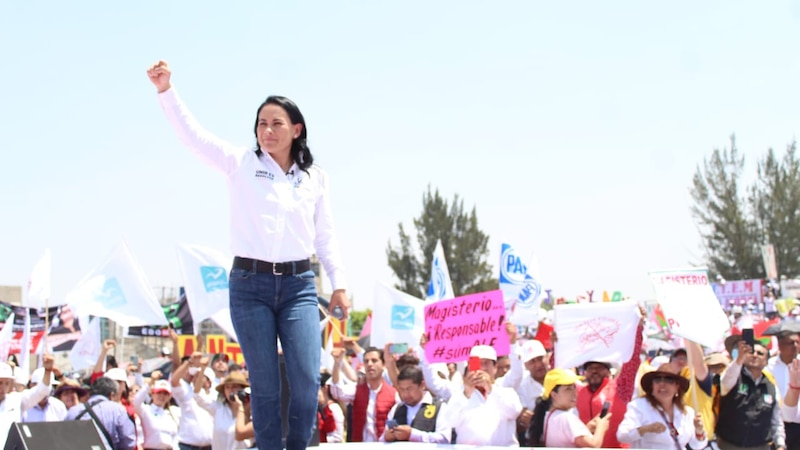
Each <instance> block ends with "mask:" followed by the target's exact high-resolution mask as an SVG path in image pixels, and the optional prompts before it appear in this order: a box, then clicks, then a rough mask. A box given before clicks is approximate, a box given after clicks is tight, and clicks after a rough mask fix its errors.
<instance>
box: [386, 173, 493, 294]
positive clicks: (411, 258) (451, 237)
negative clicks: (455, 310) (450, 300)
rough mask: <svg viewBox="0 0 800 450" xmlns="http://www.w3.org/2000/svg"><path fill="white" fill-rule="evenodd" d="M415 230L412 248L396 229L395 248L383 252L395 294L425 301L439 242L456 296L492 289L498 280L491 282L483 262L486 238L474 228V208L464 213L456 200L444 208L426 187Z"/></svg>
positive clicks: (441, 200)
mask: <svg viewBox="0 0 800 450" xmlns="http://www.w3.org/2000/svg"><path fill="white" fill-rule="evenodd" d="M414 227H415V228H416V231H417V241H416V243H417V247H416V248H414V247H413V246H412V243H411V237H410V236H409V235H408V234H407V233H406V231H405V229H404V227H403V224H402V223H400V224H399V225H398V228H399V238H400V245H399V246H398V247H394V246H392V243H391V240H390V241H389V244H388V246H387V249H386V257H387V259H388V262H389V267H391V269H392V271H393V272H394V274H395V276H396V277H397V279H398V280H399V282H398V283H397V284H395V287H396V288H397V289H399V290H401V291H403V292H406V293H408V294H410V295H413V296H415V297H419V298H425V296H426V291H427V286H428V282H429V281H430V270H431V261H432V260H433V251H434V248H435V247H436V241H437V240H440V239H441V241H442V247H443V249H444V255H445V259H446V260H447V268H448V270H449V272H450V279H451V280H452V282H453V291H454V292H455V294H456V296H459V295H464V294H471V293H475V292H483V291H488V290H492V289H497V287H498V283H497V279H496V278H493V277H492V266H491V264H489V263H488V261H487V258H488V256H489V248H488V244H489V236H488V235H487V234H486V233H484V232H483V231H481V229H480V228H479V227H478V214H477V211H476V208H475V207H473V208H472V210H471V211H470V212H466V211H465V210H464V201H463V200H461V199H460V198H459V197H458V194H456V195H454V196H453V201H452V203H448V202H447V200H445V199H444V198H442V196H441V195H440V194H439V190H438V189H436V191H434V192H431V188H430V186H428V190H427V192H426V193H425V194H423V196H422V213H421V214H420V216H419V217H418V218H415V219H414ZM420 255H421V256H420Z"/></svg>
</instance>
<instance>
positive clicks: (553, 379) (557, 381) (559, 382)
mask: <svg viewBox="0 0 800 450" xmlns="http://www.w3.org/2000/svg"><path fill="white" fill-rule="evenodd" d="M581 380H583V377H579V376H578V375H577V374H576V373H575V371H573V370H566V369H553V370H551V371H549V372H547V375H545V376H544V391H542V398H543V399H545V400H547V399H548V398H550V392H552V391H553V389H555V387H556V386H569V385H570V384H575V383H577V382H578V381H581Z"/></svg>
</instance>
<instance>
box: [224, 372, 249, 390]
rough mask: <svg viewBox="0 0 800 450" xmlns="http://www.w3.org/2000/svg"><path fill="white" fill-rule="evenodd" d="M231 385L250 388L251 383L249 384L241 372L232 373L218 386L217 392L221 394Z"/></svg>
mask: <svg viewBox="0 0 800 450" xmlns="http://www.w3.org/2000/svg"><path fill="white" fill-rule="evenodd" d="M229 384H238V385H240V386H242V387H243V388H246V387H250V383H248V382H247V378H245V376H244V374H243V373H241V372H231V373H230V374H229V375H228V376H227V377H225V379H224V380H222V383H220V384H219V385H218V386H217V392H219V393H220V394H221V393H222V392H223V391H224V390H225V386H227V385H229Z"/></svg>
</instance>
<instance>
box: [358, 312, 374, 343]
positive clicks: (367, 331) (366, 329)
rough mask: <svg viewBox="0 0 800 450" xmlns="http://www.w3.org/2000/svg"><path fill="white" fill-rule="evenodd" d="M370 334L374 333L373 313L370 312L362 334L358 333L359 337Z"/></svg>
mask: <svg viewBox="0 0 800 450" xmlns="http://www.w3.org/2000/svg"><path fill="white" fill-rule="evenodd" d="M370 334H372V313H369V315H368V316H367V320H365V321H364V326H363V327H361V334H359V335H358V338H359V339H361V338H363V337H367V336H369V335H370Z"/></svg>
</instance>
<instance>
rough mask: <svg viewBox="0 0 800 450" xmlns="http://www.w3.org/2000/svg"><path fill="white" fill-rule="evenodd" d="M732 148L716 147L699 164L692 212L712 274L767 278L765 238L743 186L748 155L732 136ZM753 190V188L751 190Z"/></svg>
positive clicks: (693, 186)
mask: <svg viewBox="0 0 800 450" xmlns="http://www.w3.org/2000/svg"><path fill="white" fill-rule="evenodd" d="M730 139H731V142H730V143H731V146H730V149H722V150H720V149H714V151H713V152H712V154H711V157H710V158H709V159H704V160H703V166H702V167H700V166H698V167H697V170H696V172H695V175H694V178H693V180H692V181H693V183H692V189H691V194H692V199H693V200H694V204H693V205H692V208H691V211H692V215H693V216H694V218H695V220H696V222H697V225H698V229H699V232H700V236H701V238H702V241H703V245H704V247H705V252H706V263H707V264H708V268H709V271H710V272H711V274H712V275H717V274H718V275H722V276H723V277H725V278H726V279H729V280H740V279H745V278H754V277H759V278H760V277H763V275H764V269H763V265H762V260H761V251H760V244H761V243H762V238H761V236H760V233H759V227H758V224H757V222H756V220H755V218H754V214H753V208H752V204H751V203H752V202H749V201H748V199H746V198H744V197H743V196H742V192H746V191H747V190H746V189H742V188H741V187H740V180H741V177H742V169H743V168H744V156H740V155H739V152H738V149H737V148H736V137H735V136H731V138H730ZM751 192H752V189H751Z"/></svg>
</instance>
